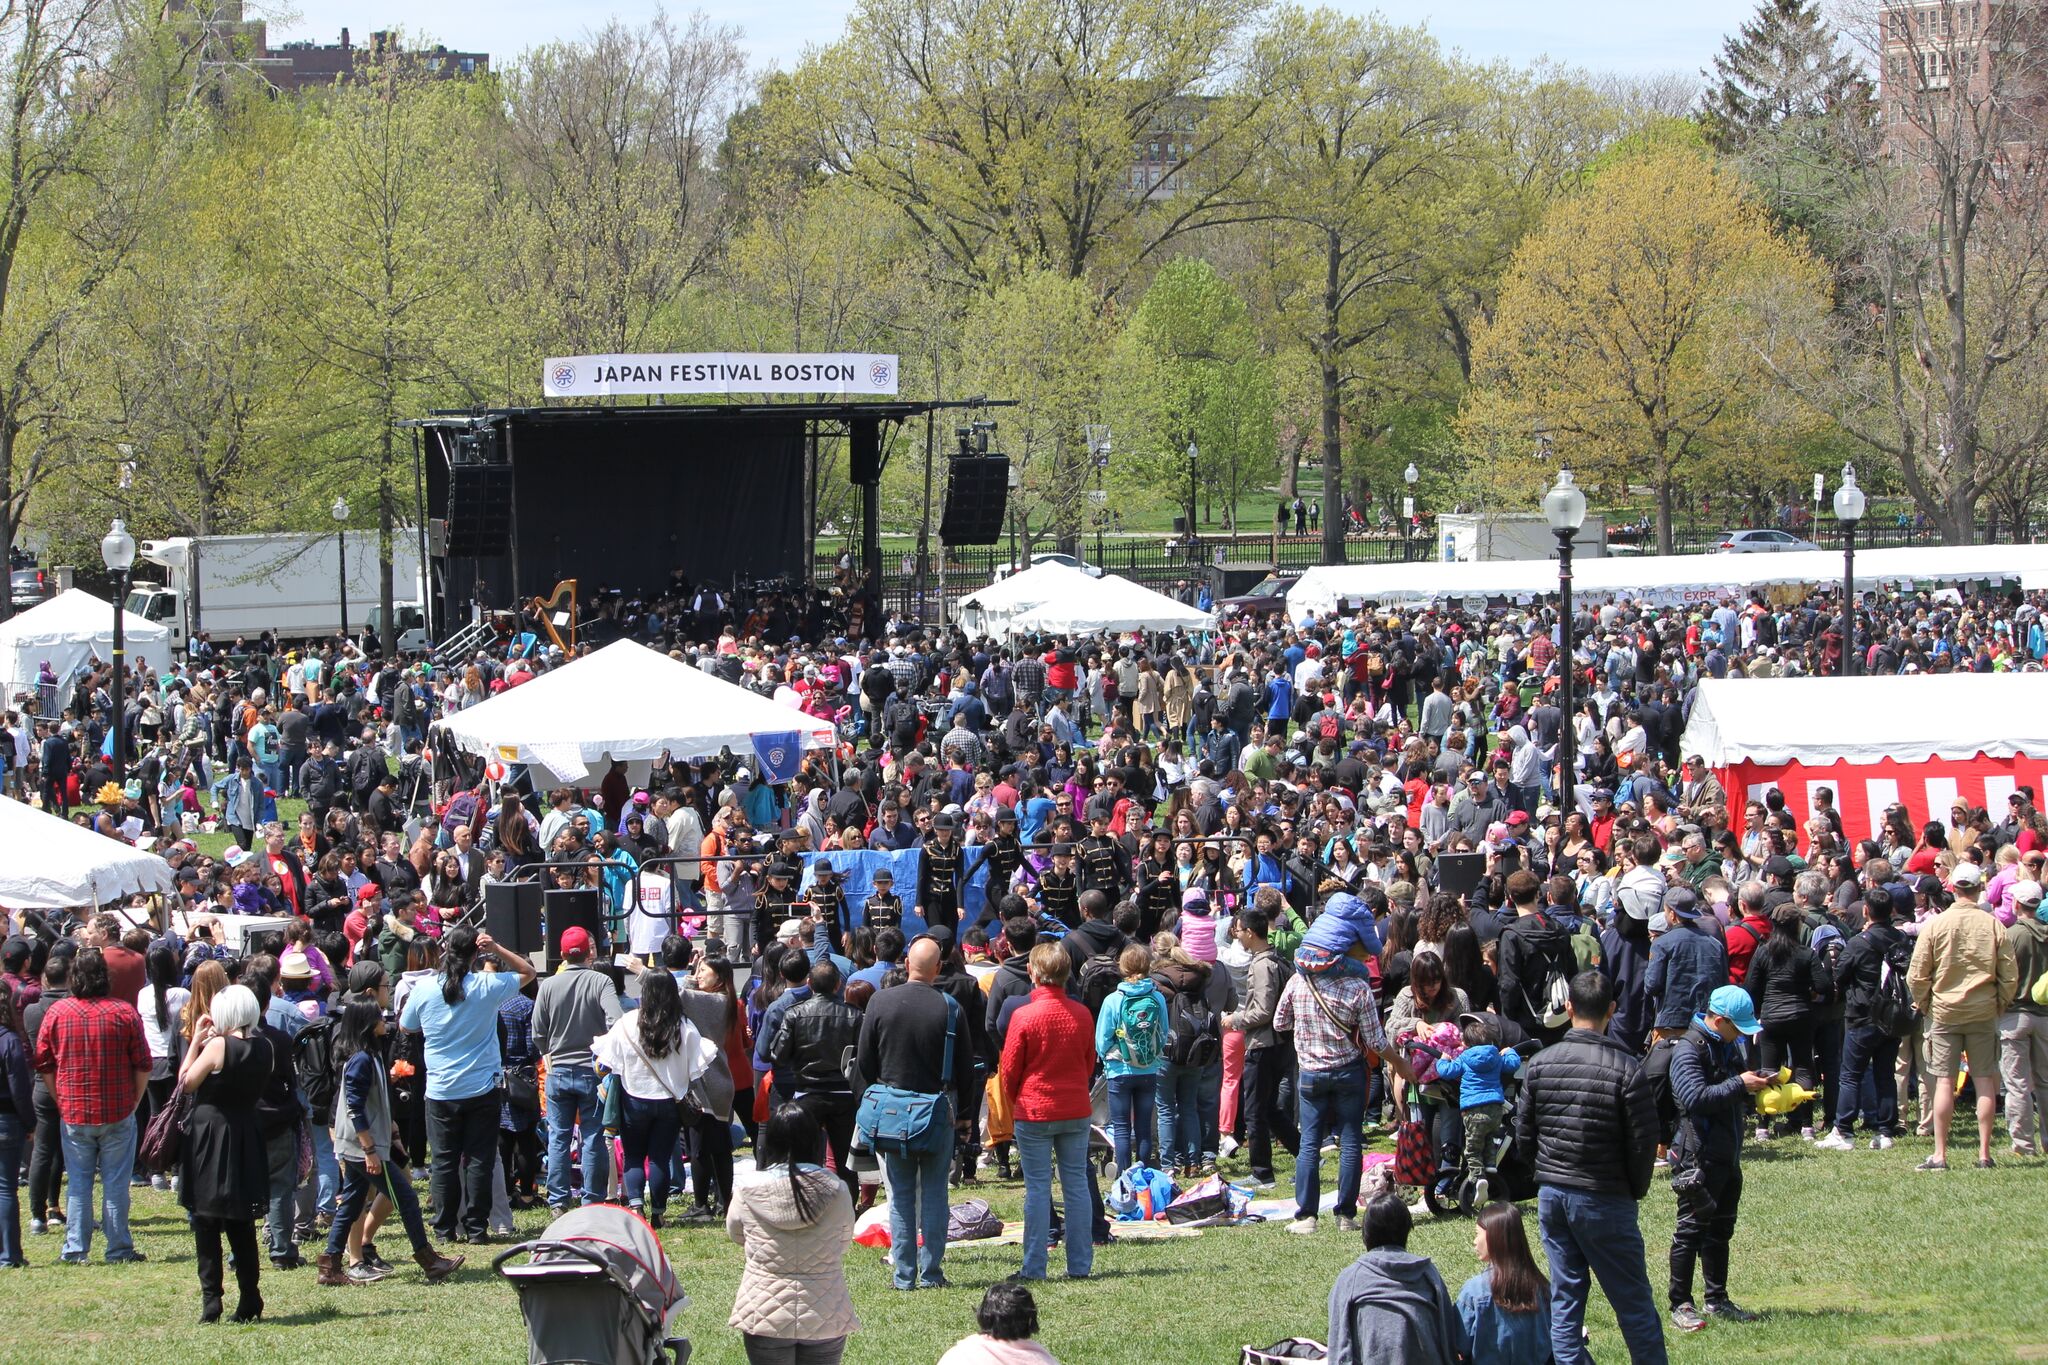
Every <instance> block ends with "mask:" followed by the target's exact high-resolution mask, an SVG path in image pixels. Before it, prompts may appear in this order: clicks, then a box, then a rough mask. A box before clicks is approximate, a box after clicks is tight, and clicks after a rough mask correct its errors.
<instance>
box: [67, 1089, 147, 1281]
mask: <svg viewBox="0 0 2048 1365" xmlns="http://www.w3.org/2000/svg"><path fill="white" fill-rule="evenodd" d="M134 1170H135V1120H134V1118H133V1117H130V1118H125V1119H122V1120H121V1121H120V1122H119V1123H67V1124H65V1125H64V1179H65V1180H66V1181H67V1182H69V1188H68V1189H67V1190H66V1191H65V1195H66V1198H65V1202H64V1251H63V1256H64V1259H65V1260H67V1261H82V1260H84V1259H85V1258H86V1256H87V1254H88V1253H90V1252H91V1251H92V1181H93V1177H94V1176H95V1175H97V1176H98V1177H99V1181H100V1228H101V1230H102V1231H104V1232H105V1233H106V1234H107V1260H108V1261H110V1262H111V1261H128V1260H133V1259H135V1239H134V1238H133V1237H132V1236H130V1235H129V1232H128V1177H129V1176H130V1175H131V1174H132V1173H133V1172H134Z"/></svg>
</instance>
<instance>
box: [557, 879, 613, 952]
mask: <svg viewBox="0 0 2048 1365" xmlns="http://www.w3.org/2000/svg"><path fill="white" fill-rule="evenodd" d="M547 910H548V965H549V966H550V967H552V966H553V965H554V964H555V963H556V962H559V961H561V958H562V935H563V934H564V933H565V932H567V931H568V930H569V929H570V928H571V927H572V926H579V925H580V926H581V927H582V928H584V929H587V930H589V931H590V941H591V942H592V943H598V942H601V941H602V940H603V938H604V906H603V904H602V903H601V902H600V901H599V900H598V898H597V892H596V891H595V890H594V889H583V888H576V889H571V890H567V891H550V892H548V904H547Z"/></svg>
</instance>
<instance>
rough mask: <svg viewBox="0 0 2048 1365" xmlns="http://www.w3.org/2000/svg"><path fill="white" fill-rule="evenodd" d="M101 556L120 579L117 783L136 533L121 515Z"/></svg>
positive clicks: (114, 752)
mask: <svg viewBox="0 0 2048 1365" xmlns="http://www.w3.org/2000/svg"><path fill="white" fill-rule="evenodd" d="M100 558H102V559H104V560H105V561H106V564H107V571H108V572H109V573H112V574H113V575H114V577H115V578H116V580H117V581H118V583H119V588H118V589H117V590H116V592H115V593H114V685H113V686H112V688H110V689H109V691H110V692H111V693H112V695H113V700H114V715H113V721H112V724H111V726H110V729H111V731H112V735H113V742H112V743H111V744H109V745H108V746H107V752H108V753H110V754H112V755H113V760H114V781H115V782H116V783H117V784H118V783H119V782H120V781H121V770H122V767H123V765H124V762H125V760H126V758H127V753H126V750H125V746H126V737H125V736H123V735H122V733H121V721H122V718H123V715H124V714H125V709H126V707H127V705H128V702H127V699H126V698H125V697H123V696H122V695H121V693H122V691H123V687H124V684H125V683H126V682H127V678H126V674H127V672H128V637H127V633H126V631H125V630H124V626H125V624H126V623H125V622H124V621H123V620H122V615H123V613H124V612H126V611H127V609H128V571H129V570H130V569H132V568H134V567H135V537H134V536H131V535H129V534H128V526H127V523H125V522H123V521H122V520H121V519H120V518H119V517H115V518H114V524H113V526H111V527H110V528H108V530H107V534H106V535H105V536H104V537H102V538H101V540H100Z"/></svg>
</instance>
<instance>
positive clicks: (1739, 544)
mask: <svg viewBox="0 0 2048 1365" xmlns="http://www.w3.org/2000/svg"><path fill="white" fill-rule="evenodd" d="M1819 548H1820V546H1818V545H1816V544H1814V543H1813V542H1812V541H1810V540H1801V539H1800V538H1799V537H1798V536H1795V535H1793V534H1792V533H1791V532H1790V531H1730V532H1728V533H1727V534H1726V535H1724V536H1722V537H1721V543H1720V544H1718V545H1716V546H1715V547H1714V551H1715V553H1717V554H1724V555H1763V554H1776V553H1779V552H1781V551H1785V550H1818V549H1819Z"/></svg>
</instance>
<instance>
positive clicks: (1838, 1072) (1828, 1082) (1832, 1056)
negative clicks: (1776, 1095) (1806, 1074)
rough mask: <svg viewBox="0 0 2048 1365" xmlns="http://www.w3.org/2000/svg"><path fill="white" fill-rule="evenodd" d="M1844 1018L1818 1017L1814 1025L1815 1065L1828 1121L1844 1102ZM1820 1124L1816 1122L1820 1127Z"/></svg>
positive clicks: (1832, 1119)
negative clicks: (1818, 1074) (1837, 1107)
mask: <svg viewBox="0 0 2048 1365" xmlns="http://www.w3.org/2000/svg"><path fill="white" fill-rule="evenodd" d="M1843 1032H1844V1029H1843V1025H1842V1018H1841V1016H1840V1015H1836V1016H1835V1017H1834V1018H1832V1019H1817V1020H1815V1021H1814V1025H1813V1067H1814V1070H1816V1071H1818V1072H1820V1104H1821V1110H1822V1111H1823V1112H1824V1113H1826V1115H1827V1116H1828V1122H1829V1123H1833V1122H1834V1119H1835V1108H1836V1106H1837V1105H1839V1104H1841V1102H1842V1034H1843ZM1819 1126H1820V1125H1818V1124H1816V1125H1815V1127H1816V1128H1818V1127H1819Z"/></svg>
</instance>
